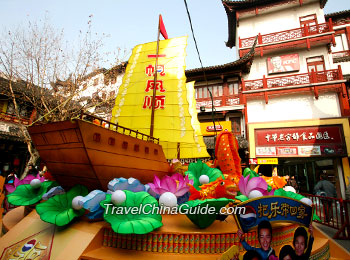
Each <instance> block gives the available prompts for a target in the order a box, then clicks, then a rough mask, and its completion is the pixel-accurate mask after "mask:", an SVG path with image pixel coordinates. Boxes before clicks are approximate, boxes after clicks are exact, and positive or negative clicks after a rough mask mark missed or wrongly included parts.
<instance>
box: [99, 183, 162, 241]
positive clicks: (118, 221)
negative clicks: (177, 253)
mask: <svg viewBox="0 0 350 260" xmlns="http://www.w3.org/2000/svg"><path fill="white" fill-rule="evenodd" d="M114 193H118V194H119V195H121V196H120V197H119V198H118V197H117V198H116V197H114ZM114 193H113V194H112V195H111V194H106V199H105V200H103V201H101V202H100V205H101V207H103V208H104V209H105V211H104V213H103V217H104V219H105V221H107V222H108V223H110V224H111V226H112V229H113V230H114V232H116V233H119V234H147V233H149V232H151V231H153V230H155V229H157V228H159V227H161V226H163V223H162V216H161V215H160V214H157V211H156V210H154V211H153V212H152V209H153V207H158V201H157V200H156V199H155V198H154V197H153V196H151V195H150V194H149V193H147V192H144V191H140V192H132V191H128V190H124V191H116V192H114ZM115 198H116V199H115ZM145 205H147V207H145V208H144V209H145V210H144V211H142V210H138V209H142V207H144V206H145Z"/></svg>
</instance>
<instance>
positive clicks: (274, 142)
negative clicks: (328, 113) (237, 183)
mask: <svg viewBox="0 0 350 260" xmlns="http://www.w3.org/2000/svg"><path fill="white" fill-rule="evenodd" d="M255 140H256V141H255V143H256V156H272V155H273V156H321V155H344V154H345V153H346V149H345V142H344V137H343V130H342V126H338V125H329V126H311V127H310V126H309V127H295V128H274V129H256V130H255Z"/></svg>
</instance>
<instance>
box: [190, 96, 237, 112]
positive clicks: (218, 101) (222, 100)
mask: <svg viewBox="0 0 350 260" xmlns="http://www.w3.org/2000/svg"><path fill="white" fill-rule="evenodd" d="M213 101H214V107H222V106H235V105H240V102H241V99H240V95H229V96H225V95H223V96H219V97H214V98H213ZM200 107H205V108H208V109H211V107H212V101H211V99H210V98H197V99H196V108H197V109H200Z"/></svg>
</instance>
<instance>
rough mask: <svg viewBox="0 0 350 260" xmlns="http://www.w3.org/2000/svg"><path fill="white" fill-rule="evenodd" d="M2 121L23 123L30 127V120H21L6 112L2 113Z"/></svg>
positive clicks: (0, 119) (0, 115) (0, 116)
mask: <svg viewBox="0 0 350 260" xmlns="http://www.w3.org/2000/svg"><path fill="white" fill-rule="evenodd" d="M0 121H7V122H11V123H17V124H18V123H22V124H24V125H29V121H30V119H29V118H23V117H22V118H21V119H19V118H18V117H17V116H16V115H13V114H8V113H4V112H0Z"/></svg>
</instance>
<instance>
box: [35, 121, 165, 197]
mask: <svg viewBox="0 0 350 260" xmlns="http://www.w3.org/2000/svg"><path fill="white" fill-rule="evenodd" d="M28 131H29V134H30V136H31V138H32V140H33V143H34V145H35V147H36V149H37V150H38V152H39V154H40V157H41V159H42V160H43V162H44V163H45V164H46V165H47V167H48V169H49V171H50V173H51V174H52V175H53V177H54V178H55V179H56V180H57V181H58V182H59V183H60V185H62V187H66V188H69V187H72V186H74V185H75V184H83V185H85V186H86V187H87V188H88V189H89V190H93V189H102V190H106V189H107V185H108V182H109V181H111V180H112V179H113V178H117V177H124V178H129V177H133V178H136V179H139V180H140V181H141V182H142V183H144V184H145V183H148V182H152V181H153V178H154V175H155V174H156V175H157V176H159V177H162V176H164V175H166V174H168V169H169V165H168V163H167V161H166V158H165V155H164V152H163V150H162V147H161V146H160V145H158V144H155V143H153V142H150V141H146V140H141V139H139V138H136V137H133V136H128V135H125V134H122V133H118V132H116V131H112V130H109V129H106V128H104V127H102V126H99V125H95V124H93V123H90V122H86V121H82V120H74V121H63V122H55V123H49V124H45V125H35V126H31V127H29V129H28Z"/></svg>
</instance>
